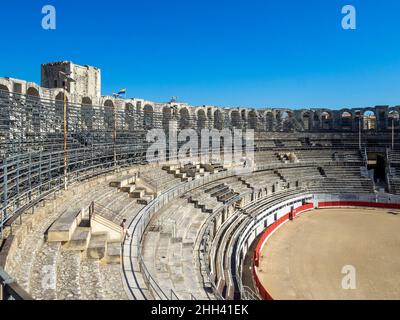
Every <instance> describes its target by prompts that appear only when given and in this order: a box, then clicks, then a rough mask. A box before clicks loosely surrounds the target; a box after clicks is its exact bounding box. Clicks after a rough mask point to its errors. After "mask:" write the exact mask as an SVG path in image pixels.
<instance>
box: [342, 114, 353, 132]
mask: <svg viewBox="0 0 400 320" xmlns="http://www.w3.org/2000/svg"><path fill="white" fill-rule="evenodd" d="M340 128H341V129H342V130H352V128H353V114H352V113H351V111H350V110H346V109H345V110H341V111H340Z"/></svg>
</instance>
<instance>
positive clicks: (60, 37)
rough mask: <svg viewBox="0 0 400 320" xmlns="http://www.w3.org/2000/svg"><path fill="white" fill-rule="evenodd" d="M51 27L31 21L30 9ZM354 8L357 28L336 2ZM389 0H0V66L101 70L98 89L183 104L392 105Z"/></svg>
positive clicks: (16, 71) (394, 8) (398, 29)
mask: <svg viewBox="0 0 400 320" xmlns="http://www.w3.org/2000/svg"><path fill="white" fill-rule="evenodd" d="M46 4H52V5H54V6H55V8H56V10H57V29H56V30H50V31H49V30H44V29H42V28H41V19H42V16H43V15H42V14H41V8H42V6H43V5H46ZM346 4H351V5H354V6H355V7H356V9H357V30H352V31H345V30H343V29H342V28H341V19H342V17H343V15H342V14H341V8H342V7H343V6H344V5H346ZM399 20H400V1H398V0H380V1H378V0H368V1H367V0H348V1H339V0H303V1H300V0H279V1H277V0H274V1H272V0H246V1H244V0H240V1H235V0H230V1H228V0H141V1H137V0H131V1H128V0H126V1H119V0H114V1H83V0H81V1H76V0H69V1H65V0H64V1H54V0H45V1H37V0H34V1H33V0H22V1H6V2H5V1H4V2H3V3H2V5H1V11H0V25H1V29H2V31H1V35H2V36H1V44H0V46H1V48H0V49H1V50H0V76H10V77H15V78H20V79H26V80H30V81H35V82H38V83H39V82H40V64H41V63H45V62H52V61H58V60H72V61H73V62H75V63H78V64H89V65H94V66H97V67H99V68H101V70H102V85H103V86H102V93H103V94H110V93H112V92H115V91H116V90H118V89H120V88H123V87H126V88H127V95H128V96H129V97H140V98H145V99H148V100H154V101H159V102H163V101H167V100H169V98H170V97H171V96H178V100H179V101H184V102H188V103H191V104H194V105H202V104H210V105H220V106H253V107H266V106H268V107H290V108H301V107H330V108H341V107H360V106H373V105H386V104H388V105H398V104H400V94H399V92H400V81H399V79H400V23H399V22H398V21H399Z"/></svg>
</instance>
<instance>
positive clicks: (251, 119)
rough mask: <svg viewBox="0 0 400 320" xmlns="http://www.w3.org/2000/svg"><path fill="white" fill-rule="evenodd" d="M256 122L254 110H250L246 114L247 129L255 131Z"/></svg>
mask: <svg viewBox="0 0 400 320" xmlns="http://www.w3.org/2000/svg"><path fill="white" fill-rule="evenodd" d="M257 121H258V117H257V112H256V111H255V110H251V111H250V112H249V114H248V123H249V129H253V130H256V129H257Z"/></svg>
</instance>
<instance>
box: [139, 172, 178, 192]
mask: <svg viewBox="0 0 400 320" xmlns="http://www.w3.org/2000/svg"><path fill="white" fill-rule="evenodd" d="M140 178H141V179H143V180H144V181H145V182H147V183H149V184H150V186H151V187H153V188H154V191H155V192H156V193H161V192H163V191H165V190H166V189H168V188H170V187H172V186H174V185H176V184H178V183H179V182H180V179H179V178H177V177H174V176H173V175H171V174H168V172H167V171H165V170H162V169H161V168H153V169H152V170H147V171H143V172H141V173H140Z"/></svg>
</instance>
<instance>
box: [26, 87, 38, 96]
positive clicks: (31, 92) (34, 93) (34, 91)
mask: <svg viewBox="0 0 400 320" xmlns="http://www.w3.org/2000/svg"><path fill="white" fill-rule="evenodd" d="M26 95H27V96H29V98H32V97H33V98H39V90H38V89H36V88H34V87H29V88H28V90H26Z"/></svg>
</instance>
